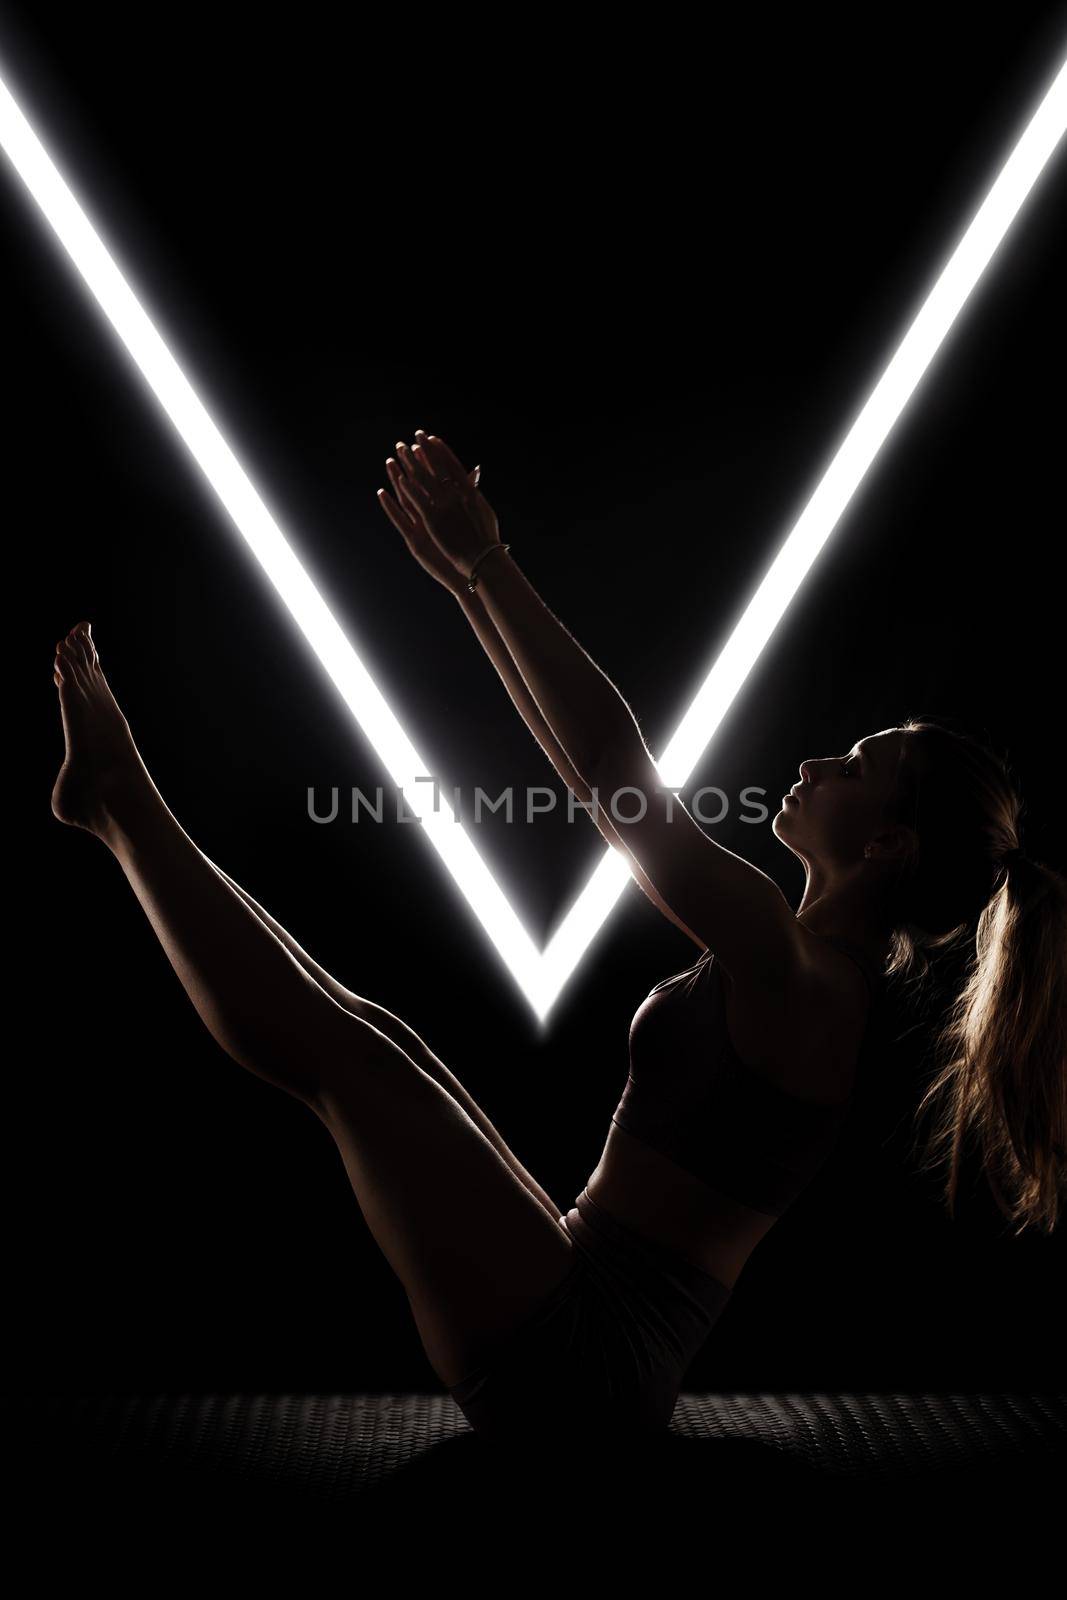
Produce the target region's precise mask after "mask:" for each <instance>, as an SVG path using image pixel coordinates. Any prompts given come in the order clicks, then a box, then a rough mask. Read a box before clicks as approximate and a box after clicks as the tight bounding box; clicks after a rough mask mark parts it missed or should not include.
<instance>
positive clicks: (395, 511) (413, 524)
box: [378, 461, 421, 540]
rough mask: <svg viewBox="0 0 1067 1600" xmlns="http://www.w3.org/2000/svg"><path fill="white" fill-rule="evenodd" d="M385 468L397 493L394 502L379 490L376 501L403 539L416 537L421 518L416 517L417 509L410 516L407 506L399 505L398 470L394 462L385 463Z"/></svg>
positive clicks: (399, 485)
mask: <svg viewBox="0 0 1067 1600" xmlns="http://www.w3.org/2000/svg"><path fill="white" fill-rule="evenodd" d="M386 466H387V468H388V469H389V477H390V481H391V482H392V485H393V488H394V489H395V490H396V491H397V499H396V500H394V499H393V498H392V497H391V496H390V495H389V494H387V493H386V491H385V490H384V489H379V490H378V500H379V503H380V505H381V507H382V510H383V511H384V512H386V514H387V515H388V517H389V520H390V522H392V524H393V526H394V527H395V528H396V529H397V531H398V532H399V533H402V534H403V535H404V538H405V539H409V540H410V539H412V538H414V537H416V536H417V534H418V532H419V528H420V523H421V518H420V516H419V515H418V508H417V507H416V510H415V514H414V515H412V513H411V512H410V511H409V510H408V509H407V506H406V505H403V504H401V503H400V496H401V494H402V483H403V477H402V474H401V472H400V468H399V467H398V466H397V464H396V462H395V461H393V462H386Z"/></svg>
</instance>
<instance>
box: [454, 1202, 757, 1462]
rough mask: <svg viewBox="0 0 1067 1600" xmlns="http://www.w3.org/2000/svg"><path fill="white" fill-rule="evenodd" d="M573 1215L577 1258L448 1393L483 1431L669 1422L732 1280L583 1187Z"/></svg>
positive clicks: (582, 1432)
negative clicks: (614, 1213)
mask: <svg viewBox="0 0 1067 1600" xmlns="http://www.w3.org/2000/svg"><path fill="white" fill-rule="evenodd" d="M565 1221H566V1226H567V1231H568V1233H570V1235H571V1237H572V1238H573V1240H574V1260H573V1262H572V1264H571V1267H570V1270H569V1271H568V1273H567V1276H566V1277H565V1278H564V1280H563V1282H562V1283H561V1284H560V1285H559V1286H558V1288H556V1289H554V1290H553V1291H552V1293H551V1294H550V1295H549V1296H548V1298H547V1299H546V1300H545V1301H544V1303H543V1304H542V1305H540V1306H539V1307H538V1308H537V1310H536V1311H535V1312H534V1313H533V1315H532V1316H531V1317H530V1318H529V1319H528V1321H527V1322H525V1323H524V1324H523V1325H522V1326H521V1327H520V1328H519V1329H517V1330H515V1331H513V1332H511V1333H508V1334H507V1335H506V1336H505V1337H504V1338H503V1340H502V1341H501V1342H500V1344H499V1345H498V1347H497V1348H496V1350H495V1351H494V1352H493V1353H492V1355H491V1356H490V1357H489V1358H488V1359H487V1360H486V1361H485V1362H483V1364H482V1365H481V1367H479V1368H478V1369H477V1370H476V1371H474V1372H471V1373H468V1374H467V1375H466V1376H465V1377H464V1378H463V1380H462V1381H461V1382H460V1383H457V1384H455V1385H453V1386H452V1387H450V1388H449V1391H448V1392H449V1394H450V1395H451V1396H452V1398H453V1400H454V1401H455V1402H456V1404H457V1406H458V1407H459V1409H460V1410H461V1411H462V1412H463V1415H464V1416H465V1417H466V1418H467V1421H468V1422H469V1423H470V1425H471V1427H472V1428H474V1429H475V1431H476V1432H477V1433H479V1434H481V1435H482V1436H483V1437H484V1438H486V1439H490V1440H499V1441H501V1442H503V1443H510V1442H515V1443H520V1442H522V1441H531V1440H533V1439H536V1438H539V1437H542V1438H551V1439H553V1440H558V1439H559V1438H560V1436H561V1435H566V1434H574V1435H577V1436H580V1437H583V1438H597V1439H603V1438H604V1437H605V1436H618V1435H623V1436H626V1437H642V1436H647V1435H649V1434H656V1433H664V1432H666V1429H667V1424H668V1423H669V1422H670V1419H671V1415H672V1413H673V1411H674V1405H675V1401H676V1400H677V1398H678V1391H679V1389H680V1387H681V1384H682V1380H683V1378H684V1376H685V1372H686V1369H687V1368H688V1366H689V1365H690V1363H691V1361H692V1360H693V1357H694V1356H695V1355H696V1353H697V1351H698V1350H699V1349H700V1347H701V1345H702V1344H703V1343H704V1341H705V1340H706V1339H707V1337H708V1334H709V1333H710V1332H711V1330H712V1328H713V1327H714V1326H715V1323H716V1322H717V1321H718V1318H719V1316H720V1315H721V1313H722V1311H723V1308H724V1307H725V1305H726V1302H727V1301H728V1300H729V1298H730V1294H731V1292H732V1291H731V1290H730V1289H729V1288H727V1286H726V1285H725V1284H723V1283H720V1282H719V1280H718V1278H714V1277H712V1276H711V1274H710V1273H708V1272H705V1271H704V1270H703V1269H702V1268H700V1267H698V1266H696V1265H695V1264H694V1263H693V1262H691V1261H688V1260H686V1259H685V1257H683V1256H680V1255H677V1254H676V1253H675V1252H674V1251H671V1250H667V1249H665V1248H663V1247H662V1246H661V1245H659V1244H656V1243H653V1242H652V1241H650V1240H648V1239H644V1238H642V1237H641V1236H640V1235H639V1234H636V1233H634V1232H633V1230H632V1229H630V1228H628V1227H625V1226H624V1225H623V1224H622V1223H620V1222H617V1221H616V1220H615V1219H614V1218H613V1217H611V1216H609V1214H608V1213H607V1212H606V1211H605V1210H604V1209H603V1207H601V1206H598V1205H597V1204H596V1202H595V1201H594V1200H592V1199H590V1197H589V1195H588V1193H587V1192H586V1190H584V1189H583V1190H582V1192H581V1194H580V1195H579V1196H578V1198H577V1201H576V1203H575V1206H574V1207H573V1208H572V1209H571V1210H570V1211H568V1212H567V1215H566V1219H565Z"/></svg>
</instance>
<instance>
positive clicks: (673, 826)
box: [390, 432, 804, 993]
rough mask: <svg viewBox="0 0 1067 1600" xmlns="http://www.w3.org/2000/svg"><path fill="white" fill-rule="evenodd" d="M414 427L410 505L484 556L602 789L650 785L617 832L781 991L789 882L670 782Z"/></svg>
mask: <svg viewBox="0 0 1067 1600" xmlns="http://www.w3.org/2000/svg"><path fill="white" fill-rule="evenodd" d="M416 439H417V440H418V441H419V442H418V443H417V444H416V446H415V449H414V450H408V449H407V447H406V446H398V450H399V451H400V454H401V462H402V466H403V472H399V471H398V472H397V473H396V474H394V477H393V481H394V484H395V485H396V487H397V490H398V495H399V497H400V498H401V499H402V500H403V501H404V502H405V505H406V507H407V508H408V511H407V512H406V513H405V514H406V515H410V517H411V518H412V519H414V520H421V522H422V523H423V524H425V527H426V530H427V532H428V533H429V534H430V537H431V539H432V540H433V542H434V544H435V545H436V546H437V548H438V550H439V551H440V553H441V554H442V555H443V556H445V557H446V559H447V560H448V561H450V562H451V564H452V565H453V566H454V567H455V568H456V569H457V570H458V572H459V573H460V575H461V576H462V577H464V578H469V577H470V575H471V574H472V573H473V571H474V569H475V566H476V565H477V567H478V578H479V580H480V581H479V583H478V592H480V593H481V595H482V599H483V603H484V606H485V610H486V614H487V615H488V617H489V619H490V620H491V621H492V623H493V625H494V626H495V628H496V631H497V633H498V634H499V635H500V638H501V639H502V640H503V642H504V644H505V645H506V646H507V649H508V651H509V653H510V655H511V656H512V658H513V660H514V662H515V665H516V666H517V668H518V670H519V673H520V675H521V676H522V678H523V681H524V682H525V684H526V687H527V689H528V690H529V691H530V694H531V696H532V698H533V700H534V702H535V704H536V705H537V707H538V708H539V710H540V712H541V714H542V715H543V717H544V720H545V722H546V723H547V724H548V726H549V728H550V730H551V732H552V734H553V735H554V736H555V738H556V739H557V740H558V741H559V744H560V745H561V746H562V749H563V752H564V754H565V756H566V758H567V760H568V761H569V762H570V764H571V766H572V767H573V768H574V770H575V772H576V773H577V774H578V775H579V776H580V777H581V778H582V779H583V780H584V781H585V783H587V784H589V785H590V786H591V787H592V788H595V789H597V791H598V794H599V796H600V797H601V798H603V797H604V796H605V795H608V796H609V797H610V796H611V795H612V794H614V793H615V792H616V791H618V790H619V789H622V788H633V789H636V790H637V792H638V793H639V794H641V795H643V796H644V798H645V802H646V807H645V810H644V812H643V813H639V814H638V815H637V816H636V817H634V818H633V819H629V818H627V819H626V821H625V822H623V823H622V824H621V831H620V834H619V838H620V842H621V844H622V846H623V848H624V849H625V850H626V852H627V854H628V856H629V857H630V858H631V861H632V863H633V865H634V867H635V868H636V867H640V869H641V871H642V872H643V873H645V874H647V876H648V879H649V881H650V883H652V884H654V885H655V888H656V891H657V893H658V894H659V895H661V896H662V898H663V901H664V903H665V904H666V905H667V906H669V907H670V909H671V912H672V913H673V918H672V920H674V921H677V922H679V923H680V924H682V925H684V927H685V928H686V929H687V930H691V932H692V936H693V938H694V939H695V941H696V942H697V943H698V944H703V945H707V946H708V947H709V948H710V949H711V950H713V951H714V952H715V954H716V956H717V957H718V958H719V959H720V962H721V965H722V966H723V967H724V968H725V970H726V971H727V973H728V974H729V975H730V976H731V978H733V979H734V981H735V982H737V983H741V984H744V983H752V984H754V985H755V990H765V989H767V988H768V986H772V987H773V991H774V992H775V993H784V992H785V989H786V987H787V985H788V984H789V983H790V981H791V980H792V978H793V977H794V976H795V975H797V974H798V973H799V971H800V968H801V966H802V963H803V959H804V954H803V948H802V941H801V938H800V930H799V925H798V923H797V919H796V916H795V914H794V913H793V911H792V910H791V908H790V906H789V905H788V903H787V901H786V899H785V896H784V895H783V894H782V891H781V890H780V889H779V888H778V886H777V884H776V883H775V882H774V881H773V879H771V878H769V877H768V876H767V874H766V873H764V872H761V871H760V870H759V869H758V868H757V867H754V866H753V865H752V864H751V862H748V861H746V860H745V859H744V858H743V857H742V856H738V855H735V854H734V853H733V852H732V851H730V850H727V849H725V848H724V847H723V846H722V845H719V844H717V843H716V842H715V840H713V839H711V838H709V836H708V835H707V834H706V833H704V831H703V829H702V828H700V827H699V825H698V824H697V822H696V821H695V819H694V818H693V817H692V816H691V815H690V814H689V812H688V811H687V810H686V808H685V806H684V805H683V804H682V802H681V801H680V799H678V797H677V796H676V795H673V794H670V793H668V792H667V791H666V790H665V789H664V788H663V786H662V784H661V783H660V780H659V774H658V772H657V770H656V765H655V762H654V761H653V759H652V757H651V755H650V754H649V752H648V750H647V749H646V747H645V742H644V740H643V738H642V737H641V732H640V729H639V727H638V725H637V719H636V717H635V716H634V714H633V712H632V711H631V710H630V708H629V706H628V705H627V704H626V702H625V700H623V698H622V696H621V695H620V694H619V692H618V690H617V689H616V688H615V686H614V685H613V684H612V683H611V682H610V681H609V680H608V678H606V677H605V675H604V674H603V673H602V672H601V671H600V669H599V667H597V666H596V664H595V663H594V662H593V661H591V660H590V658H589V657H588V656H587V655H586V653H585V651H584V650H583V649H582V648H581V646H580V645H579V644H578V643H577V642H576V641H575V640H574V639H572V638H571V636H570V634H569V633H568V632H567V630H566V628H564V626H563V624H562V623H561V622H559V621H558V619H557V618H556V617H554V616H553V614H552V612H551V611H549V609H548V607H547V606H546V605H544V603H543V602H542V601H541V599H540V597H539V596H538V595H537V593H536V591H535V590H534V589H533V587H532V586H531V585H530V584H529V583H527V581H526V579H525V577H524V576H523V574H522V573H521V572H520V571H519V569H518V566H517V565H516V563H515V562H513V561H512V560H511V559H510V558H509V556H508V553H507V551H506V550H503V549H497V548H496V547H497V546H499V545H500V534H499V531H498V529H497V522H496V515H495V513H494V512H493V510H492V507H491V506H490V505H489V504H488V502H487V501H486V500H485V498H484V496H482V495H480V494H479V493H478V491H477V489H476V487H475V486H474V484H473V483H471V482H470V481H469V478H468V474H467V471H466V469H465V468H464V467H463V466H462V464H461V463H460V462H459V461H458V460H457V459H456V457H455V456H454V455H453V454H452V452H451V450H449V448H448V446H447V445H446V444H445V443H444V441H443V440H440V439H437V438H435V437H434V436H433V435H429V436H428V435H425V434H422V433H421V432H420V433H419V434H417V435H416ZM390 515H392V512H390ZM394 520H396V519H395V518H394ZM397 526H401V523H400V522H399V521H398V522H397ZM483 574H484V577H483ZM755 990H754V992H755Z"/></svg>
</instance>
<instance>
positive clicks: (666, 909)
mask: <svg viewBox="0 0 1067 1600" xmlns="http://www.w3.org/2000/svg"><path fill="white" fill-rule="evenodd" d="M494 559H495V558H494ZM456 599H457V600H458V601H459V603H460V606H461V607H462V609H463V613H464V615H465V616H466V618H467V621H468V622H469V623H470V625H471V627H472V628H473V629H474V631H475V633H476V634H477V636H478V639H479V641H480V643H481V645H482V647H483V649H484V650H485V653H486V655H487V656H488V657H489V659H490V661H491V662H492V663H493V665H494V667H495V668H496V670H497V672H498V674H499V676H500V679H501V682H502V683H503V684H504V687H505V688H506V689H507V691H508V694H509V695H510V696H511V698H512V701H513V702H514V704H515V707H516V709H517V711H518V712H519V714H520V716H521V717H522V719H523V721H524V722H525V723H526V726H527V727H528V728H529V730H530V732H531V733H532V734H533V736H534V738H535V739H536V740H537V742H538V744H539V745H540V746H541V748H542V750H543V751H544V752H545V754H546V756H547V757H548V759H549V760H550V761H551V763H552V765H553V766H554V767H555V769H556V771H557V772H558V773H559V775H560V777H561V778H562V779H563V782H564V783H565V784H566V785H567V787H568V789H570V790H571V791H572V793H573V794H574V796H575V798H576V799H577V801H578V803H579V805H581V806H583V807H585V808H587V810H588V814H589V816H590V817H591V819H592V821H593V822H594V823H595V824H596V826H597V828H598V829H599V830H600V833H601V835H602V837H603V838H604V840H605V841H606V843H607V844H609V845H610V846H611V848H612V849H613V850H616V851H618V852H619V853H620V855H622V857H623V859H624V860H625V861H626V864H627V866H628V867H629V869H630V872H631V874H632V876H633V878H634V880H635V881H636V883H637V884H638V886H639V887H640V888H641V890H642V891H643V893H644V894H645V895H646V896H647V897H648V899H649V900H651V902H652V904H653V905H654V906H655V907H656V909H657V910H658V911H660V912H662V914H663V915H664V916H665V917H666V918H667V919H668V921H670V922H673V923H674V924H675V926H676V927H678V928H680V929H681V930H682V932H683V933H686V934H689V937H690V938H692V937H693V935H692V934H691V933H689V929H688V928H687V927H686V926H685V924H684V923H683V922H681V921H680V920H679V918H678V917H676V916H675V914H674V912H673V911H672V910H671V908H670V906H668V905H667V904H666V902H665V901H664V900H663V899H662V897H661V896H660V895H659V894H658V893H657V891H656V889H655V887H654V886H653V884H652V883H651V882H650V881H649V879H648V877H647V876H646V874H645V873H644V872H643V871H642V869H641V867H640V866H639V864H638V863H637V862H636V861H635V860H634V859H633V857H632V856H631V855H630V854H629V852H628V851H627V850H626V849H625V846H624V842H623V840H622V839H621V838H620V836H619V832H618V829H617V828H616V827H615V825H614V821H613V819H612V817H611V814H610V808H609V807H608V806H607V805H605V804H603V803H602V797H601V796H599V795H598V796H597V797H596V800H595V802H594V798H593V792H592V790H591V788H590V786H589V784H588V783H587V782H586V781H585V779H584V778H583V777H581V776H580V774H579V773H577V772H576V771H575V769H574V767H573V766H572V765H571V763H570V761H568V759H567V757H566V755H565V754H564V751H563V749H562V747H561V746H560V743H559V741H558V740H557V739H556V738H554V736H553V734H552V730H551V728H550V727H549V726H548V724H547V722H546V721H545V719H544V717H543V716H542V715H541V712H540V710H539V708H538V705H537V702H536V701H535V700H534V698H533V696H532V695H531V693H530V691H529V689H527V687H526V684H525V682H524V680H523V677H522V674H521V673H520V672H519V669H518V668H517V667H516V665H515V662H514V660H513V659H512V656H511V653H510V651H509V650H508V648H507V646H506V645H505V644H504V641H503V640H502V639H501V637H500V635H499V633H498V632H497V630H496V627H495V625H494V624H493V622H492V621H491V620H490V618H489V616H488V614H487V612H486V609H485V607H484V606H483V604H482V602H481V600H480V599H479V598H478V595H477V593H475V594H471V593H470V592H469V591H468V590H466V589H463V590H461V591H459V592H458V593H457V594H456ZM697 942H698V943H699V941H697Z"/></svg>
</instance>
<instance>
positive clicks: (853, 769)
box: [842, 756, 860, 778]
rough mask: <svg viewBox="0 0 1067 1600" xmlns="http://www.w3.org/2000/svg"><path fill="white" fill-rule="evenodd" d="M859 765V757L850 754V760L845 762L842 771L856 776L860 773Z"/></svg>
mask: <svg viewBox="0 0 1067 1600" xmlns="http://www.w3.org/2000/svg"><path fill="white" fill-rule="evenodd" d="M859 766H860V764H859V761H858V760H857V758H856V757H855V756H849V758H848V760H847V761H846V762H845V765H844V767H843V768H842V771H843V772H844V773H845V774H846V776H847V777H849V778H855V777H857V776H858V774H859Z"/></svg>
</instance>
